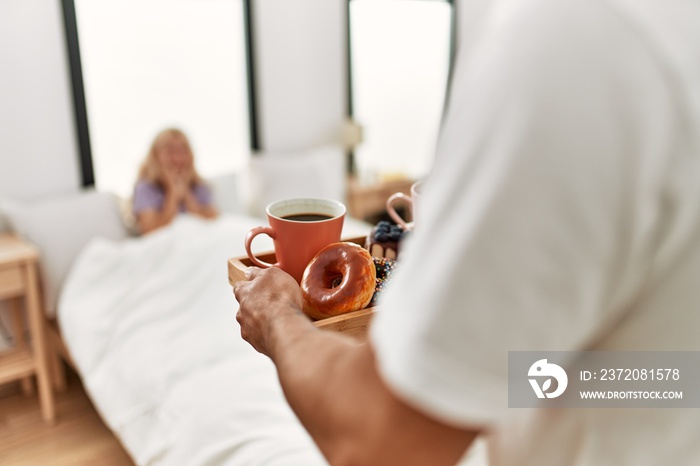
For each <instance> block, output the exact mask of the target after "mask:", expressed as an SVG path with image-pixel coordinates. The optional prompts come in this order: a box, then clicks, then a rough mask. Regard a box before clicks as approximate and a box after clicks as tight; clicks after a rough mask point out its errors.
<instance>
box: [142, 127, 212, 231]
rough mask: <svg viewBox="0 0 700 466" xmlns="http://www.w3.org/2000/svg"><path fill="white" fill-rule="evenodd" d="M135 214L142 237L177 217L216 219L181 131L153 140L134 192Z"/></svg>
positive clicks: (168, 132) (206, 187) (185, 137)
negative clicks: (194, 216) (191, 215)
mask: <svg viewBox="0 0 700 466" xmlns="http://www.w3.org/2000/svg"><path fill="white" fill-rule="evenodd" d="M133 211H134V215H135V217H136V222H137V226H138V229H139V231H140V232H141V233H142V234H145V233H149V232H151V231H153V230H155V229H157V228H160V227H162V226H165V225H167V224H169V223H170V222H171V221H172V219H173V218H175V216H176V215H177V214H178V213H184V212H187V213H190V214H193V215H197V216H199V217H203V218H214V217H216V216H217V212H216V209H215V208H214V207H213V205H212V196H211V191H210V189H209V187H208V186H207V185H206V184H205V183H204V182H203V181H202V179H201V178H200V176H199V175H198V174H197V170H196V169H195V166H194V155H193V154H192V149H191V148H190V143H189V141H188V140H187V136H185V134H184V133H183V132H182V131H180V130H179V129H175V128H169V129H165V130H163V131H161V132H160V133H158V135H157V136H156V137H155V139H154V140H153V143H152V144H151V148H150V150H149V151H148V155H147V156H146V160H144V162H143V164H142V165H141V170H140V172H139V178H138V181H137V182H136V187H135V188H134V201H133Z"/></svg>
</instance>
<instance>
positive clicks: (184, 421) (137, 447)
mask: <svg viewBox="0 0 700 466" xmlns="http://www.w3.org/2000/svg"><path fill="white" fill-rule="evenodd" d="M86 196H88V197H90V196H91V198H92V200H91V201H90V203H88V202H87V201H85V198H86ZM80 199H81V202H83V204H82V205H81V206H80V208H79V209H78V210H79V214H80V215H76V216H74V217H70V215H69V213H68V212H69V211H71V209H72V210H76V209H75V202H76V201H75V200H68V201H66V205H70V206H71V207H70V209H68V208H67V207H65V206H63V207H62V204H60V203H58V204H56V203H54V204H53V205H52V206H51V210H50V213H51V215H47V210H46V209H45V208H43V210H41V209H38V208H37V209H38V210H36V211H32V209H31V208H29V207H28V206H24V208H23V209H21V210H18V211H17V212H15V214H14V215H12V217H13V218H12V220H13V223H14V224H15V227H16V228H18V230H20V231H22V233H23V234H24V235H25V236H26V237H28V238H30V239H31V240H33V241H34V242H35V243H37V244H39V246H40V249H41V250H42V251H43V254H42V261H43V262H44V263H43V266H44V279H45V282H46V283H47V284H48V285H49V286H48V287H47V291H49V293H48V296H49V299H48V301H47V307H50V306H51V304H52V301H51V299H54V298H56V299H57V301H56V302H57V304H58V305H57V306H56V309H57V315H56V319H53V320H52V322H58V326H59V327H60V334H59V333H58V332H56V331H52V332H50V333H51V335H52V338H53V345H52V346H54V347H56V348H62V349H63V352H64V353H63V356H64V358H65V359H67V360H69V361H70V362H71V364H72V365H73V366H74V367H75V368H76V370H77V371H78V373H79V375H80V377H81V379H82V381H83V384H84V386H85V388H86V391H87V393H88V395H89V397H90V398H91V400H92V401H93V404H94V405H95V407H96V409H97V410H98V412H99V413H100V415H101V417H102V419H103V420H104V422H105V423H106V424H107V425H108V426H109V428H110V429H111V430H112V431H113V432H114V433H115V435H116V436H117V437H118V438H119V440H120V441H121V443H122V444H123V445H124V447H125V448H126V450H127V451H128V453H129V454H130V456H131V457H132V458H133V460H134V461H135V462H136V463H137V464H139V465H155V466H159V465H187V466H205V465H207V466H223V465H246V466H258V465H260V466H262V465H280V466H296V465H299V466H314V465H324V464H326V462H325V461H324V459H323V457H322V456H321V454H320V453H319V451H318V450H317V448H316V447H315V445H314V443H313V442H312V440H311V439H310V438H309V436H308V435H307V434H306V432H305V431H304V429H303V428H302V427H301V425H300V424H299V422H298V421H297V419H296V418H295V416H294V414H293V413H292V412H291V410H290V408H289V407H288V405H287V403H286V401H285V400H284V397H283V394H282V391H281V388H280V386H279V383H278V381H277V377H276V373H275V369H274V366H273V365H272V363H271V362H270V361H269V360H268V359H267V358H266V357H265V356H262V355H260V354H258V353H257V352H255V351H254V350H253V349H252V348H251V347H250V346H249V345H248V344H247V343H245V342H244V341H243V340H242V339H241V338H240V333H239V328H238V324H237V322H236V320H235V313H236V310H237V303H236V301H235V299H234V297H233V294H232V291H231V287H230V285H229V284H228V279H227V259H228V258H230V257H234V256H240V255H243V254H244V248H243V238H244V236H245V233H246V232H247V231H248V230H249V229H250V228H252V227H253V226H257V225H259V224H261V220H260V219H256V218H252V217H247V216H243V215H222V216H221V217H220V218H219V219H218V220H216V221H205V220H201V219H198V218H195V217H191V216H188V215H181V216H179V217H178V218H177V219H176V220H175V221H174V222H173V223H172V224H171V225H169V226H168V227H166V228H163V229H161V230H159V231H156V232H154V233H152V234H150V235H146V236H144V237H140V238H136V237H128V236H126V235H125V234H123V232H120V231H116V230H117V228H118V226H117V225H116V223H115V222H113V223H115V225H114V226H112V227H109V228H107V227H105V225H108V224H109V222H108V221H107V220H106V219H98V218H96V216H97V215H98V213H104V212H105V209H107V208H108V207H109V206H110V205H112V204H113V199H111V198H106V197H105V196H104V195H102V194H81V198H80ZM59 204H60V205H59ZM6 207H7V206H6ZM10 210H11V209H10ZM113 214H114V215H115V216H118V213H114V212H113ZM22 216H25V217H26V218H22ZM49 217H54V218H56V219H60V221H53V222H52V223H51V225H50V228H49V226H48V225H47V224H46V221H47V218H49ZM86 219H87V220H88V221H87V224H86V223H85V222H86ZM81 220H82V222H83V223H82V224H79V227H78V228H76V227H75V226H74V225H75V224H76V222H80V221H81ZM367 227H368V226H367V225H365V224H362V223H359V222H353V221H352V220H350V221H347V222H346V228H345V230H344V236H345V237H351V236H359V235H361V234H364V233H366V231H367ZM83 234H84V235H85V236H80V235H83ZM42 235H45V236H42ZM254 248H255V249H256V250H261V251H262V250H269V249H271V248H272V245H271V242H270V241H269V238H266V237H264V236H263V237H260V238H258V239H256V242H255V245H254ZM67 258H70V260H69V261H68V260H67ZM62 260H63V262H65V263H62ZM59 266H60V267H59ZM62 274H63V275H65V276H63V275H62ZM57 277H59V278H60V279H57ZM52 287H53V288H55V289H54V290H51V288H52ZM53 295H55V296H53ZM54 330H55V328H54ZM57 379H60V378H57ZM471 456H472V459H471V460H470V461H469V463H470V464H473V463H474V464H482V463H481V462H482V461H483V460H482V459H481V455H476V456H475V455H471Z"/></svg>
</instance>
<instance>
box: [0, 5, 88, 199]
mask: <svg viewBox="0 0 700 466" xmlns="http://www.w3.org/2000/svg"><path fill="white" fill-rule="evenodd" d="M64 44H65V39H64V34H63V17H62V14H61V5H60V1H59V0H2V1H0V63H2V71H1V72H0V196H8V197H13V198H17V199H31V198H35V197H39V196H42V195H45V194H53V193H63V192H71V191H77V190H78V188H79V187H80V171H79V161H78V148H77V141H76V136H75V125H74V117H73V100H72V94H71V89H70V80H69V71H68V70H69V68H68V59H67V56H66V52H65V45H64Z"/></svg>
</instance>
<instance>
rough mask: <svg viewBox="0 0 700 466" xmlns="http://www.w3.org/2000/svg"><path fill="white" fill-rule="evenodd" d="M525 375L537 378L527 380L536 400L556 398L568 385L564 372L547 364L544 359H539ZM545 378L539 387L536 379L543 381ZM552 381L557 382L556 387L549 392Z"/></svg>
mask: <svg viewBox="0 0 700 466" xmlns="http://www.w3.org/2000/svg"><path fill="white" fill-rule="evenodd" d="M531 361H532V360H531ZM527 375H528V376H529V377H537V378H534V379H532V378H531V379H528V380H529V382H530V385H531V386H532V389H533V390H534V391H535V395H537V398H556V397H558V396H560V395H561V394H562V393H564V390H566V386H567V385H568V384H569V378H568V377H567V376H566V371H564V369H562V368H561V366H558V365H556V364H550V363H548V362H547V360H546V359H540V360H539V361H536V362H535V363H534V364H533V365H532V366H530V370H529V371H528V372H527ZM545 377H546V379H544V381H543V383H542V386H540V384H539V382H538V379H543V378H545ZM552 379H554V380H556V381H557V385H556V388H555V390H554V391H552V392H550V391H549V390H550V389H551V388H552Z"/></svg>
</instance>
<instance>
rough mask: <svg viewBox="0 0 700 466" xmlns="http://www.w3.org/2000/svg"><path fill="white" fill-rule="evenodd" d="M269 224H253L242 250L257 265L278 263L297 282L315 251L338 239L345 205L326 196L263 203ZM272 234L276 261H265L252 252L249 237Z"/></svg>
mask: <svg viewBox="0 0 700 466" xmlns="http://www.w3.org/2000/svg"><path fill="white" fill-rule="evenodd" d="M266 212H267V220H268V222H269V223H270V226H269V227H262V226H261V227H255V228H253V229H252V230H250V231H249V232H248V234H247V235H246V237H245V250H246V252H247V253H248V257H249V258H250V261H251V262H252V263H253V264H255V265H257V266H258V267H262V268H268V267H279V268H280V269H282V270H284V271H285V272H287V273H288V274H289V275H291V276H292V277H294V279H295V280H296V281H297V282H301V277H302V275H304V269H306V266H307V265H308V264H309V262H311V259H313V258H314V256H315V255H316V253H317V252H318V251H320V250H321V249H323V248H324V247H326V246H328V245H329V244H331V243H337V242H338V241H340V234H341V231H342V230H343V220H344V219H345V212H346V209H345V206H344V205H343V204H342V203H340V202H338V201H332V200H329V199H313V198H300V199H285V200H282V201H277V202H273V203H272V204H270V205H268V206H267V209H266ZM261 233H262V234H266V235H268V236H269V237H270V238H272V240H273V242H274V245H275V256H276V257H277V263H275V264H268V263H267V262H263V261H261V260H260V259H258V258H257V257H255V254H253V252H252V250H251V245H252V243H253V238H255V237H256V236H257V235H259V234H261Z"/></svg>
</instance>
